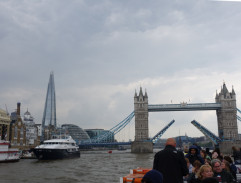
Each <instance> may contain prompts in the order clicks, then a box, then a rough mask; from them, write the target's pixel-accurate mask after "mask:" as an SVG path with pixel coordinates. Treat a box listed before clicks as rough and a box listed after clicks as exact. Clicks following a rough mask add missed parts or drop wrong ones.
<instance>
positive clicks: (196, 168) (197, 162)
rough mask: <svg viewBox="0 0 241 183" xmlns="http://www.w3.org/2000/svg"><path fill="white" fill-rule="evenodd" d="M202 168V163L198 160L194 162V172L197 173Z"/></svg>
mask: <svg viewBox="0 0 241 183" xmlns="http://www.w3.org/2000/svg"><path fill="white" fill-rule="evenodd" d="M201 166H202V163H201V162H200V161H198V160H196V161H194V162H193V167H194V172H195V173H197V172H198V170H199V169H200V167H201Z"/></svg>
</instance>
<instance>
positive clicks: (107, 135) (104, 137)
mask: <svg viewBox="0 0 241 183" xmlns="http://www.w3.org/2000/svg"><path fill="white" fill-rule="evenodd" d="M134 116H135V111H133V112H132V113H131V114H130V115H129V116H127V117H126V118H125V119H124V120H123V121H121V122H120V123H118V124H117V125H115V126H114V127H113V128H111V129H110V130H109V131H108V132H106V133H104V134H101V135H99V136H97V137H94V138H91V139H90V142H91V143H100V142H104V141H107V140H108V139H109V138H110V137H111V136H113V135H115V134H117V133H118V132H120V131H121V130H122V129H123V128H124V127H125V126H126V125H128V124H129V123H130V121H131V120H132V118H133V117H134ZM88 142H89V141H88Z"/></svg>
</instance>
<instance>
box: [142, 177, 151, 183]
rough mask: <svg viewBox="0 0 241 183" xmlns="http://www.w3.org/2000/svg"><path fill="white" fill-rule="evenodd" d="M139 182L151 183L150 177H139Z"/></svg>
mask: <svg viewBox="0 0 241 183" xmlns="http://www.w3.org/2000/svg"><path fill="white" fill-rule="evenodd" d="M141 183H152V181H151V179H149V178H147V177H143V178H142V179H141Z"/></svg>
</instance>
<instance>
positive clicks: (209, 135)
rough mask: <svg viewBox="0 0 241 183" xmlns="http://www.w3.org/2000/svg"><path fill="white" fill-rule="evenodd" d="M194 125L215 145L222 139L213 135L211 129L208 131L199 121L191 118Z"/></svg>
mask: <svg viewBox="0 0 241 183" xmlns="http://www.w3.org/2000/svg"><path fill="white" fill-rule="evenodd" d="M191 123H192V124H193V125H194V126H195V127H197V128H198V129H199V130H200V131H201V132H202V133H203V134H204V135H205V136H207V137H209V138H210V140H211V141H212V142H213V143H215V144H216V145H217V144H219V142H221V141H222V139H220V138H219V137H217V136H216V135H214V134H213V133H212V132H211V131H209V130H208V129H207V128H205V127H204V126H202V125H201V124H200V123H198V122H197V121H196V120H193V121H192V122H191Z"/></svg>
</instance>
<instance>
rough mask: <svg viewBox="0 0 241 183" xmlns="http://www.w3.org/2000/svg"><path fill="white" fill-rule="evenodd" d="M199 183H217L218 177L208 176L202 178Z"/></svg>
mask: <svg viewBox="0 0 241 183" xmlns="http://www.w3.org/2000/svg"><path fill="white" fill-rule="evenodd" d="M201 183H218V179H217V178H216V177H209V178H206V179H203V180H202V181H201Z"/></svg>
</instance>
